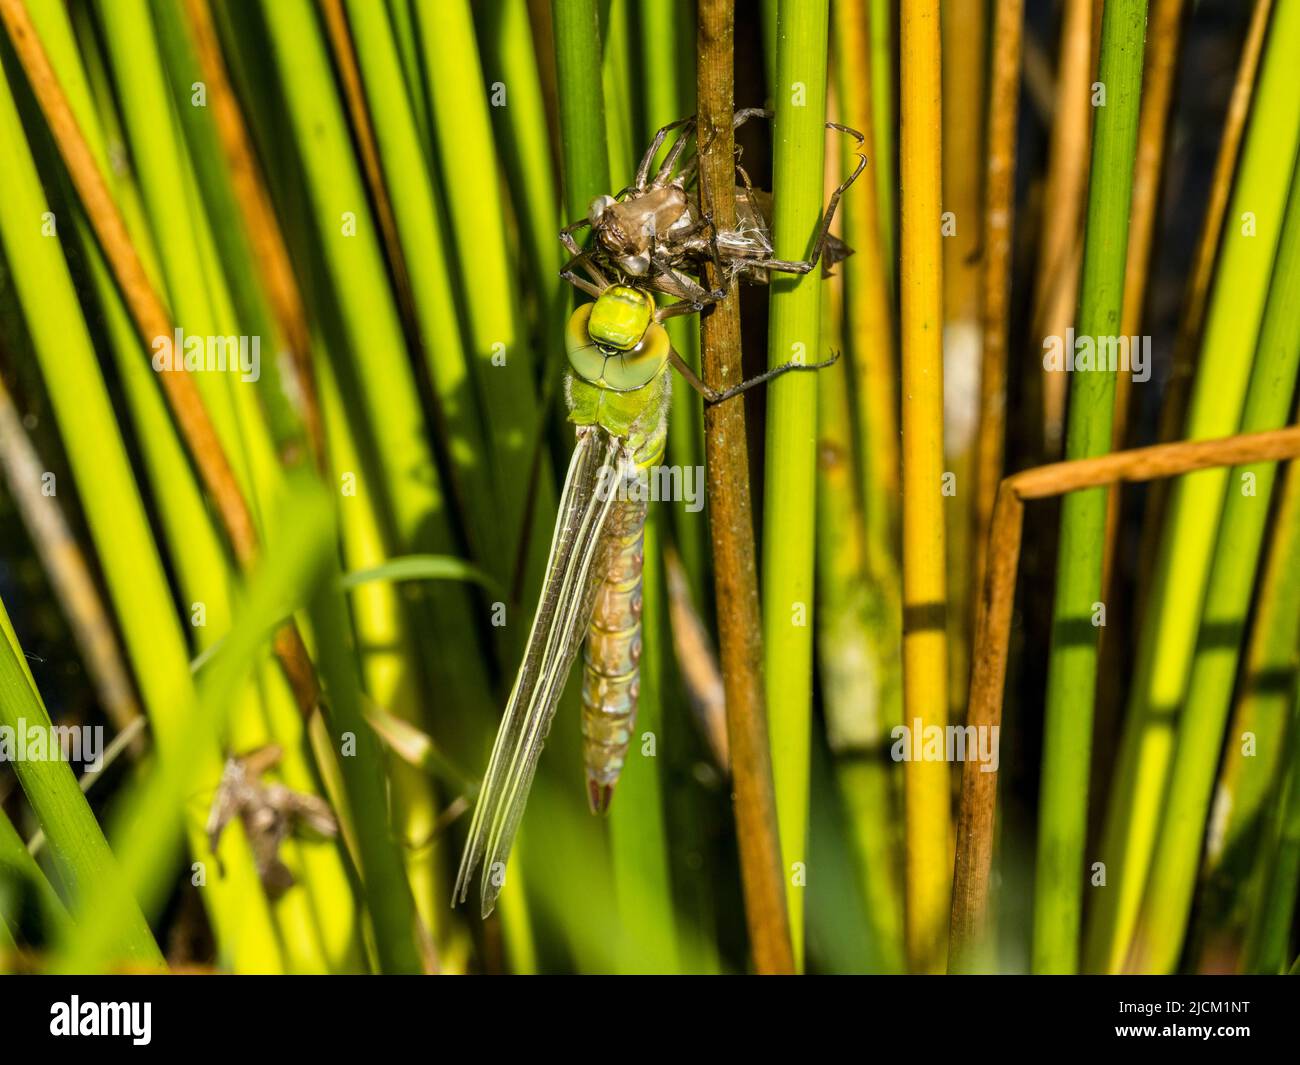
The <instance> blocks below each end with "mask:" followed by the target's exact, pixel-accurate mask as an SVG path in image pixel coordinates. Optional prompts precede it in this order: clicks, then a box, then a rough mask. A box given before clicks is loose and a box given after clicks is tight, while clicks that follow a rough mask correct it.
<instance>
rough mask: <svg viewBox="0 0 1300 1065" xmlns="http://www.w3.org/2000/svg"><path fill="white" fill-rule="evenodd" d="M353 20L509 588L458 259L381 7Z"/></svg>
mask: <svg viewBox="0 0 1300 1065" xmlns="http://www.w3.org/2000/svg"><path fill="white" fill-rule="evenodd" d="M347 11H348V20H349V24H350V26H351V28H352V36H353V39H354V43H355V46H356V52H357V60H358V63H359V65H360V68H361V76H362V78H363V80H364V82H365V89H366V97H367V102H368V104H369V110H370V115H371V119H372V121H373V123H374V129H375V139H376V141H377V143H378V147H379V152H380V156H381V158H382V160H383V170H384V183H385V185H386V186H387V188H388V194H389V195H390V196H391V197H392V201H393V212H394V214H395V215H396V217H397V220H398V226H397V230H398V238H399V240H400V243H401V246H402V255H403V258H404V259H405V262H406V269H407V271H408V272H409V274H410V278H411V289H412V295H413V298H414V302H415V313H416V318H417V320H418V323H419V328H420V332H421V339H422V341H423V348H424V355H425V360H426V362H427V364H428V367H429V375H430V378H431V380H432V381H433V386H434V391H435V392H436V394H437V397H438V410H439V414H440V415H441V422H442V424H441V429H442V430H443V433H444V434H445V438H446V445H447V450H448V454H449V457H450V460H451V463H450V464H451V469H452V471H453V472H454V474H455V480H456V483H457V487H458V489H459V491H458V496H459V498H460V501H461V503H462V505H463V506H466V507H467V508H468V513H467V514H466V520H467V524H468V526H469V529H470V531H471V541H472V543H473V544H474V546H475V557H476V558H478V559H479V560H480V561H481V562H482V563H483V564H484V565H486V566H488V567H490V568H491V569H492V571H493V573H494V574H495V575H496V576H497V578H498V579H499V580H500V581H501V582H502V583H503V584H504V583H506V582H507V581H508V579H509V570H510V564H511V561H512V560H511V559H510V558H509V557H508V556H507V554H506V544H507V543H508V541H507V539H506V537H505V536H503V535H502V531H503V527H502V524H501V519H500V514H499V513H498V511H497V506H496V503H495V501H494V497H495V492H494V491H492V490H491V489H492V481H493V478H491V477H490V476H488V473H487V470H486V469H485V468H484V466H485V465H486V459H487V449H486V446H485V445H486V439H487V438H486V435H485V434H484V432H483V428H482V425H483V420H482V413H481V411H480V410H479V405H478V400H477V398H476V394H475V387H474V381H473V379H472V378H471V377H470V368H469V366H468V365H467V359H466V351H465V347H464V344H463V341H462V337H461V331H460V323H459V320H458V318H457V314H456V293H455V289H454V286H453V279H452V273H451V271H449V270H448V269H447V268H446V267H447V264H448V263H450V262H452V261H454V258H453V256H452V254H451V248H450V245H449V240H448V238H447V235H446V234H444V233H443V230H442V220H441V218H440V216H439V212H438V205H437V202H436V200H435V189H434V183H433V176H432V173H431V170H430V168H429V165H428V162H427V160H426V158H425V156H424V150H423V148H422V146H421V144H420V138H419V130H418V127H417V125H416V117H415V114H414V112H413V111H412V110H411V107H410V103H409V101H408V100H407V97H406V92H405V87H404V85H403V82H402V76H401V70H400V66H399V61H398V52H397V43H396V41H395V40H394V37H393V33H392V28H391V26H390V25H389V24H388V21H387V16H386V15H385V12H384V8H383V6H382V5H380V4H375V3H373V2H367V0H360V2H357V0H349V3H348V4H347Z"/></svg>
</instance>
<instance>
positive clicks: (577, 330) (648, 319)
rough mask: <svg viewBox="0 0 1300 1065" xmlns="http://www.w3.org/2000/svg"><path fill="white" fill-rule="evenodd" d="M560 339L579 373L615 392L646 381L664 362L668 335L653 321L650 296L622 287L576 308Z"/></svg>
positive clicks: (574, 368) (631, 387)
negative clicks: (562, 337) (563, 336)
mask: <svg viewBox="0 0 1300 1065" xmlns="http://www.w3.org/2000/svg"><path fill="white" fill-rule="evenodd" d="M564 341H565V349H566V351H567V353H568V356H569V365H570V366H572V367H573V372H574V373H575V374H577V375H578V377H580V378H581V379H582V380H584V381H589V382H591V383H592V384H594V385H601V386H603V387H605V388H609V389H613V390H614V391H617V392H628V391H632V390H634V389H637V388H641V387H643V386H645V385H647V384H649V383H650V382H651V381H652V380H653V379H654V377H655V375H656V374H657V373H659V371H660V370H662V369H663V367H664V364H665V363H666V362H667V361H668V334H667V332H665V330H664V328H663V326H661V325H659V324H658V323H657V322H655V321H654V300H653V299H652V298H651V297H650V296H649V295H648V294H647V293H644V292H641V291H639V290H638V289H633V288H627V287H624V286H614V287H612V288H609V289H606V290H605V292H604V293H603V294H602V295H601V297H600V299H598V300H597V301H596V302H595V303H584V304H582V305H581V306H580V307H578V309H577V310H575V311H574V312H573V315H572V316H571V317H570V318H569V326H568V329H567V330H566V331H565V338H564Z"/></svg>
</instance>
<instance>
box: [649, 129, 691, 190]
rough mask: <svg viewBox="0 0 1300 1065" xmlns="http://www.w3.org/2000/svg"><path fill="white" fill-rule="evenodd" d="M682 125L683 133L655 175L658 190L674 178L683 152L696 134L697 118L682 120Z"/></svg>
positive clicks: (679, 135) (669, 150)
mask: <svg viewBox="0 0 1300 1065" xmlns="http://www.w3.org/2000/svg"><path fill="white" fill-rule="evenodd" d="M680 124H681V127H682V131H681V132H680V133H679V134H677V139H676V140H675V141H673V146H672V147H671V148H669V149H668V154H667V155H666V156H664V161H663V164H662V165H661V166H660V167H659V169H658V171H656V173H655V179H654V185H655V187H656V188H658V187H659V186H661V185H666V184H668V179H669V178H670V177H671V176H672V172H673V168H674V167H675V166H676V165H677V160H678V159H680V158H681V155H682V152H684V151H685V150H686V145H687V143H688V142H689V141H690V139H691V134H692V133H694V132H695V116H694V115H692V116H691V117H690V118H685V119H681V120H680Z"/></svg>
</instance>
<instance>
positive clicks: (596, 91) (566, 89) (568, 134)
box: [551, 0, 610, 220]
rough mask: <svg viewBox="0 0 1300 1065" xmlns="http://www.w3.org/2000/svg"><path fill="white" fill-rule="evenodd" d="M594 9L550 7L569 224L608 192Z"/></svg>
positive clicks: (574, 0)
mask: <svg viewBox="0 0 1300 1065" xmlns="http://www.w3.org/2000/svg"><path fill="white" fill-rule="evenodd" d="M596 8H597V4H596V0H561V2H560V3H557V4H554V5H552V8H551V17H552V20H553V22H554V26H555V72H556V78H557V80H558V82H559V92H560V142H561V155H562V157H563V160H564V181H563V189H564V216H565V217H566V218H568V219H570V220H572V219H577V218H582V217H584V216H585V215H586V213H587V205H588V204H589V203H590V202H591V199H592V197H593V196H599V195H601V194H602V193H607V192H609V191H610V183H609V153H608V150H607V149H606V147H605V91H604V88H603V87H602V84H601V74H600V20H599V18H598V16H597V13H596Z"/></svg>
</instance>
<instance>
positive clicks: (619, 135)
mask: <svg viewBox="0 0 1300 1065" xmlns="http://www.w3.org/2000/svg"><path fill="white" fill-rule="evenodd" d="M604 4H605V16H604V19H603V21H602V25H603V28H604V31H605V32H604V38H603V40H602V48H601V64H600V66H601V84H602V85H603V86H604V88H605V139H606V144H607V147H608V150H609V172H610V174H622V173H623V172H624V171H626V170H627V169H628V168H629V167H631V166H632V165H633V164H634V163H635V162H636V161H637V160H638V159H640V152H641V147H640V145H638V144H636V143H635V140H636V137H635V134H634V133H633V129H634V128H635V116H636V115H637V114H638V113H639V108H638V107H637V100H636V96H637V93H638V88H639V86H638V85H637V84H636V83H635V82H634V81H633V77H632V33H633V31H632V6H633V5H632V4H630V3H629V2H628V0H604ZM610 191H611V192H613V191H614V190H613V189H611V190H610Z"/></svg>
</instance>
